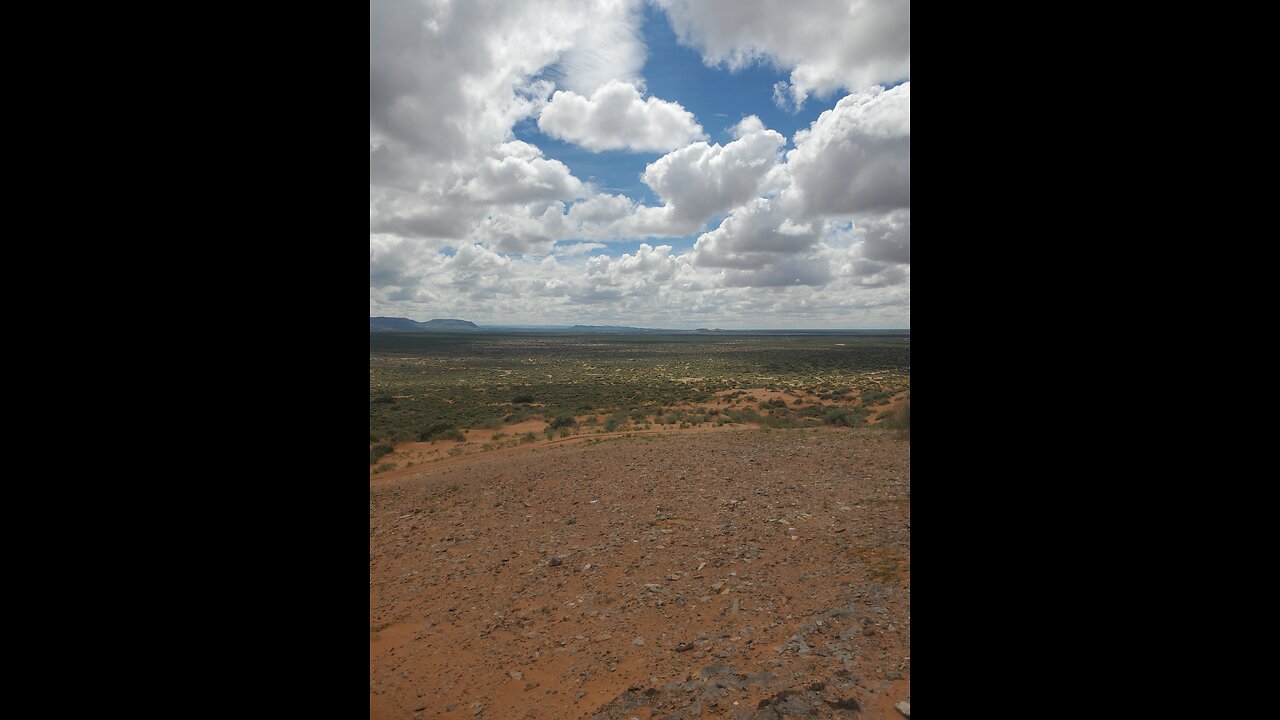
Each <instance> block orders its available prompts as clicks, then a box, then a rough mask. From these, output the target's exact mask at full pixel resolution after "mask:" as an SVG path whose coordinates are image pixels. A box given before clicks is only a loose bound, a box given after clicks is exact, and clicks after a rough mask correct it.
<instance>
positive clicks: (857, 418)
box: [822, 408, 867, 427]
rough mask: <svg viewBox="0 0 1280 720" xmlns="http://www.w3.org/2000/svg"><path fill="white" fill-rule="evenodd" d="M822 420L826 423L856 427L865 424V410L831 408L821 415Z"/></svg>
mask: <svg viewBox="0 0 1280 720" xmlns="http://www.w3.org/2000/svg"><path fill="white" fill-rule="evenodd" d="M822 421H823V422H825V423H826V424H828V425H843V426H845V427H858V426H860V425H864V424H866V421H867V411H866V410H863V409H862V408H832V409H831V410H828V411H827V414H826V415H823V416H822Z"/></svg>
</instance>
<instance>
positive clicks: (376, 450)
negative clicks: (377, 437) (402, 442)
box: [369, 444, 395, 465]
mask: <svg viewBox="0 0 1280 720" xmlns="http://www.w3.org/2000/svg"><path fill="white" fill-rule="evenodd" d="M391 452H395V448H393V447H391V446H390V445H387V444H382V445H374V446H373V447H371V448H369V464H370V465H372V464H374V463H376V462H378V459H379V458H381V457H382V456H383V455H386V454H387V453H391Z"/></svg>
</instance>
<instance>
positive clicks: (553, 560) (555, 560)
mask: <svg viewBox="0 0 1280 720" xmlns="http://www.w3.org/2000/svg"><path fill="white" fill-rule="evenodd" d="M547 564H548V565H550V566H551V567H557V566H559V565H562V564H564V561H563V560H561V559H560V558H558V557H553V558H551V562H549V563H547Z"/></svg>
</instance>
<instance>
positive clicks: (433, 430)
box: [418, 422, 453, 442]
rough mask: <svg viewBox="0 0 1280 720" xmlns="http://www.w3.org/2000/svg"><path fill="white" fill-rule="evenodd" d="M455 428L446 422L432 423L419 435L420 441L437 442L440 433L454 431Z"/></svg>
mask: <svg viewBox="0 0 1280 720" xmlns="http://www.w3.org/2000/svg"><path fill="white" fill-rule="evenodd" d="M452 429H453V426H452V425H450V424H449V423H446V422H437V423H432V424H430V425H428V426H427V428H426V429H425V430H423V431H422V432H420V433H418V440H420V441H423V442H426V441H427V440H435V439H436V438H437V436H439V435H440V433H442V432H444V431H446V430H452Z"/></svg>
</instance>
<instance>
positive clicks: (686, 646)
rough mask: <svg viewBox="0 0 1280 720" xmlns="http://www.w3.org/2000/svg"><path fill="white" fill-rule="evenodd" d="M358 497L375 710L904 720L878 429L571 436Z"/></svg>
mask: <svg viewBox="0 0 1280 720" xmlns="http://www.w3.org/2000/svg"><path fill="white" fill-rule="evenodd" d="M757 397H760V396H757ZM761 399H763V398H761ZM369 494H370V503H369V507H370V511H369V631H370V632H369V687H370V699H369V709H370V717H371V718H474V717H485V718H547V719H558V718H566V719H568V718H582V719H586V718H595V719H598V720H606V719H607V720H629V719H630V718H639V719H640V720H658V719H664V720H665V719H668V718H697V717H701V718H753V719H755V720H780V719H781V718H785V717H820V718H832V717H861V718H879V717H884V718H898V717H902V715H901V714H899V712H898V711H897V710H895V709H894V704H895V703H898V702H900V701H904V700H905V701H908V702H909V699H910V694H911V693H910V690H911V686H910V676H911V663H910V630H911V620H910V540H911V530H910V443H909V442H903V441H901V440H899V439H898V438H897V436H896V435H895V434H893V433H885V432H881V431H876V430H875V429H874V428H870V429H863V430H845V429H820V430H816V431H813V430H811V431H800V430H773V431H762V430H743V429H729V430H725V429H719V430H715V431H708V432H689V431H684V432H680V433H665V434H657V435H634V436H624V437H617V438H610V439H606V440H604V441H598V442H592V441H590V439H589V438H582V439H576V440H574V441H573V442H559V443H556V444H554V445H548V446H541V447H532V446H529V447H520V448H513V449H512V451H511V452H507V451H501V450H499V451H494V452H488V453H482V454H477V455H469V456H462V457H459V458H452V459H451V462H448V463H439V464H435V465H430V466H423V467H415V468H410V469H409V470H408V471H407V472H403V473H398V474H397V476H395V477H387V478H383V477H382V476H379V478H378V481H377V482H371V484H370V491H369ZM855 707H856V708H859V709H860V710H859V711H858V712H856V713H855V710H854V709H853V708H855Z"/></svg>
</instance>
